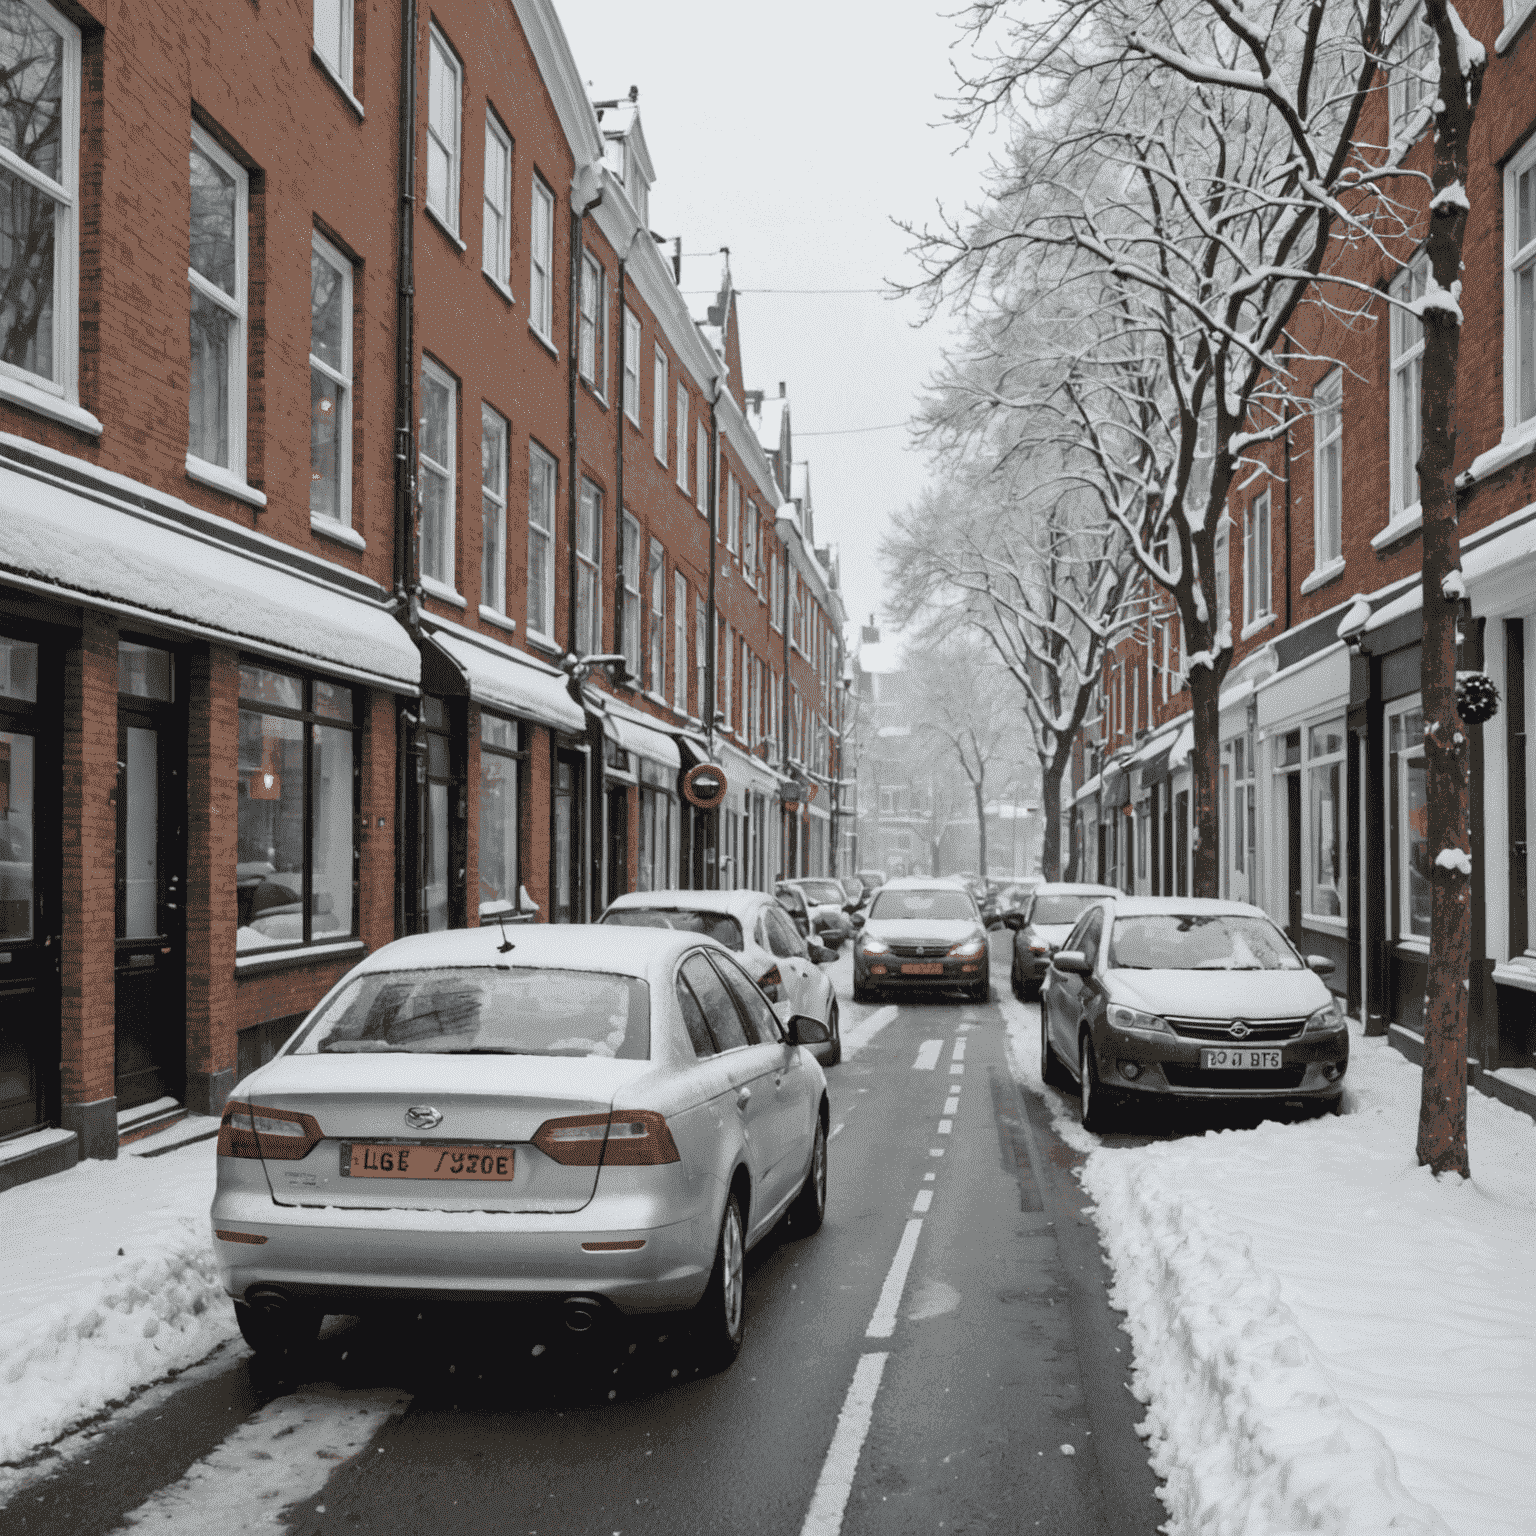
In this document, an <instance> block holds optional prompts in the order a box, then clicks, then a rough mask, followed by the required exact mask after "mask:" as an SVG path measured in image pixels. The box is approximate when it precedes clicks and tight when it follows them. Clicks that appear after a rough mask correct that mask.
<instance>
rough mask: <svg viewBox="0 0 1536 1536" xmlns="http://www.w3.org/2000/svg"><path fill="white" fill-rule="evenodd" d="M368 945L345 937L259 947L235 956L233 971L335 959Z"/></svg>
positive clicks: (238, 971) (260, 969)
mask: <svg viewBox="0 0 1536 1536" xmlns="http://www.w3.org/2000/svg"><path fill="white" fill-rule="evenodd" d="M367 948H368V946H367V945H366V944H365V943H364V942H363V941H362V940H361V939H347V940H346V941H345V942H344V943H340V944H290V945H289V946H288V947H287V948H286V949H273V950H264V949H259V950H255V951H250V952H247V953H246V954H243V955H236V956H235V971H236V972H237V973H247V974H248V973H249V972H251V971H265V970H272V969H275V968H276V967H278V966H280V965H290V964H292V963H293V962H294V961H295V960H335V959H338V958H339V957H340V956H342V955H352V954H363V953H365V952H366V951H367Z"/></svg>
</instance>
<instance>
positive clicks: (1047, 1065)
mask: <svg viewBox="0 0 1536 1536" xmlns="http://www.w3.org/2000/svg"><path fill="white" fill-rule="evenodd" d="M1040 1081H1041V1082H1043V1083H1045V1084H1046V1085H1047V1086H1048V1087H1051V1088H1066V1087H1067V1086H1069V1084H1070V1081H1071V1080H1070V1079H1069V1078H1068V1076H1067V1069H1066V1068H1065V1067H1064V1066H1062V1064H1061V1058H1060V1057H1059V1056H1058V1055H1057V1054H1056V1047H1055V1046H1054V1045H1052V1044H1051V1031H1050V1025H1049V1021H1048V1019H1047V1018H1046V1006H1045V1004H1044V1003H1041V1004H1040Z"/></svg>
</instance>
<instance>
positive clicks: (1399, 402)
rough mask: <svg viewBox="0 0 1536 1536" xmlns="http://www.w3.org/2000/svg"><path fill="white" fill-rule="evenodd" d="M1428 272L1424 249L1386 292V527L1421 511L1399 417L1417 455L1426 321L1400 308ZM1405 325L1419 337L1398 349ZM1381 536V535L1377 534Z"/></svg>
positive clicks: (1419, 292) (1418, 289)
mask: <svg viewBox="0 0 1536 1536" xmlns="http://www.w3.org/2000/svg"><path fill="white" fill-rule="evenodd" d="M1428 272H1429V258H1428V257H1427V256H1426V255H1425V254H1424V252H1423V251H1420V252H1418V254H1417V255H1415V256H1414V257H1413V258H1412V259H1411V260H1410V261H1408V262H1407V264H1406V265H1405V266H1404V267H1403V268H1402V270H1401V271H1400V272H1399V273H1398V274H1397V276H1396V277H1394V278H1393V279H1392V281H1391V283H1390V284H1389V285H1388V289H1387V292H1388V294H1389V296H1390V298H1389V303H1388V305H1387V354H1388V355H1387V366H1388V369H1389V379H1390V382H1389V386H1388V390H1387V464H1388V470H1389V485H1390V491H1389V496H1388V501H1387V513H1388V520H1387V528H1386V529H1384V530H1383V532H1387V531H1388V530H1390V529H1391V528H1392V527H1393V525H1394V524H1396V523H1399V522H1404V521H1406V520H1407V519H1408V518H1409V517H1410V516H1416V515H1417V510H1418V504H1419V502H1418V496H1417V494H1414V495H1413V499H1412V500H1411V501H1410V500H1409V496H1410V487H1409V486H1408V484H1407V482H1406V479H1405V476H1406V475H1407V474H1408V473H1409V472H1410V471H1409V470H1408V469H1405V468H1404V466H1403V463H1402V458H1403V454H1402V451H1401V450H1402V448H1403V446H1404V445H1403V444H1401V443H1400V442H1399V441H1398V437H1399V433H1398V423H1399V421H1400V420H1408V421H1411V422H1412V423H1413V432H1414V449H1415V452H1414V454H1413V456H1412V460H1410V463H1411V462H1413V461H1416V460H1417V458H1418V451H1417V450H1418V449H1420V448H1422V447H1423V443H1422V441H1420V438H1421V433H1422V427H1421V425H1420V423H1419V403H1420V400H1421V398H1422V395H1423V390H1424V378H1423V368H1424V322H1423V320H1422V319H1418V318H1415V317H1414V316H1412V315H1410V314H1408V313H1407V311H1406V310H1404V309H1403V308H1402V307H1401V303H1402V302H1403V301H1409V300H1412V299H1414V298H1417V297H1419V296H1421V295H1422V294H1423V292H1424V286H1425V278H1426V276H1427V274H1428ZM1390 299H1396V300H1398V301H1400V302H1399V303H1392V302H1390ZM1405 325H1413V326H1417V328H1418V339H1417V340H1416V341H1411V342H1409V343H1408V344H1407V345H1406V346H1404V347H1403V348H1402V350H1401V351H1399V350H1398V340H1399V336H1400V328H1401V327H1403V326H1405ZM1410 372H1413V373H1414V375H1415V377H1416V378H1417V380H1418V384H1417V388H1416V389H1415V392H1414V397H1413V410H1412V412H1411V413H1405V409H1404V407H1405V404H1406V402H1405V400H1404V394H1405V385H1404V382H1403V380H1404V378H1405V376H1406V375H1407V374H1408V373H1410ZM1411 489H1412V492H1414V493H1417V491H1418V484H1417V482H1415V484H1414V485H1413V486H1412V488H1411ZM1378 537H1380V535H1378ZM1371 545H1372V547H1373V548H1379V547H1380V546H1378V545H1377V543H1376V540H1375V539H1372V540H1371Z"/></svg>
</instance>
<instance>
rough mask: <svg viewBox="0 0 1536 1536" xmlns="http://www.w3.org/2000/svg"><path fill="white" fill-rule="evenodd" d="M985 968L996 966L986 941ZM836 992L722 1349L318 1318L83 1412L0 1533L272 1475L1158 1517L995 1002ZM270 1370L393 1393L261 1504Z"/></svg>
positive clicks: (426, 1523)
mask: <svg viewBox="0 0 1536 1536" xmlns="http://www.w3.org/2000/svg"><path fill="white" fill-rule="evenodd" d="M1004 953H1006V951H1005V952H1004ZM845 970H846V967H840V971H844V972H845ZM994 975H995V976H996V977H997V978H998V980H997V982H996V984H995V986H994V991H995V992H996V990H997V988H998V987H1004V988H1005V987H1006V985H1007V971H1006V962H1005V963H1004V965H1003V966H1001V967H999V966H997V964H996V961H995V960H994ZM842 1012H843V1028H844V1032H845V1034H846V1033H851V1032H853V1031H855V1030H856V1029H857V1026H858V1025H859V1024H860V1023H861V1022H863V1021H866V1020H870V1019H872V1018H874V1017H875V1016H877V1015H878V1016H883V1017H885V1018H886V1019H887V1020H888V1022H886V1023H884V1025H883V1027H881V1028H880V1029H879V1031H878V1033H876V1034H875V1035H874V1037H873V1038H872V1039H871V1040H870V1041H869V1043H868V1044H867V1045H865V1046H864V1047H863V1049H862V1050H860V1051H859V1052H858V1053H857V1054H856V1055H855V1056H854V1057H853V1058H852V1059H850V1060H849V1061H847V1062H846V1063H845V1064H844V1065H843V1066H841V1067H838V1068H835V1069H833V1070H832V1071H831V1072H830V1073H829V1080H830V1088H831V1102H832V1125H833V1139H832V1142H831V1147H830V1171H829V1196H828V1211H827V1220H826V1224H825V1225H824V1226H823V1228H822V1230H821V1232H820V1233H818V1234H816V1235H815V1236H812V1237H809V1238H803V1239H799V1240H796V1239H795V1237H794V1236H793V1234H791V1233H787V1232H784V1231H782V1230H781V1231H780V1232H778V1233H776V1234H774V1235H773V1236H772V1237H770V1238H769V1239H767V1240H766V1241H765V1242H764V1243H763V1244H761V1245H760V1246H759V1248H758V1249H757V1250H756V1251H755V1252H754V1253H753V1254H752V1255H751V1256H750V1258H749V1261H748V1284H747V1298H746V1304H747V1339H746V1345H745V1347H744V1349H743V1350H742V1353H741V1356H740V1358H739V1359H738V1361H737V1362H736V1364H735V1366H734V1367H732V1368H731V1370H729V1371H727V1372H725V1373H723V1374H720V1375H716V1376H706V1375H701V1374H700V1373H699V1371H698V1370H697V1368H696V1367H695V1365H694V1364H693V1363H692V1360H691V1357H690V1354H689V1350H688V1347H687V1342H686V1337H685V1335H684V1333H683V1332H682V1330H680V1329H679V1328H678V1327H676V1326H675V1325H668V1324H667V1323H665V1322H662V1323H658V1324H655V1325H649V1324H647V1325H645V1326H636V1327H633V1328H625V1329H622V1330H620V1332H619V1333H618V1334H617V1335H616V1336H613V1337H610V1338H608V1339H605V1340H604V1341H602V1342H601V1343H600V1344H598V1345H593V1346H589V1345H586V1344H584V1343H576V1342H574V1341H572V1340H571V1339H569V1338H568V1337H567V1336H564V1335H555V1334H549V1335H536V1334H534V1333H531V1332H529V1331H528V1330H527V1329H526V1328H520V1327H517V1326H512V1325H505V1324H502V1323H500V1322H498V1321H492V1322H489V1323H487V1321H486V1320H483V1319H482V1320H481V1321H480V1322H479V1323H478V1324H477V1325H475V1326H473V1327H470V1326H464V1325H454V1324H451V1323H448V1322H445V1321H444V1320H441V1319H437V1318H433V1317H430V1316H428V1317H424V1318H423V1319H421V1321H420V1322H419V1323H417V1324H416V1325H415V1326H414V1327H411V1328H408V1329H405V1330H404V1331H402V1330H401V1329H400V1328H399V1327H395V1328H384V1327H381V1326H371V1327H370V1326H365V1325H362V1324H358V1323H355V1322H350V1321H333V1323H332V1324H331V1325H329V1327H328V1330H327V1333H326V1335H325V1337H324V1338H323V1339H322V1341H321V1344H320V1346H319V1348H318V1350H317V1351H316V1354H315V1356H314V1358H313V1361H312V1363H311V1365H310V1366H309V1368H308V1369H306V1370H305V1371H304V1372H303V1379H302V1380H296V1379H286V1380H280V1379H276V1378H273V1377H269V1376H267V1375H265V1374H264V1373H263V1372H261V1371H260V1370H258V1369H257V1368H256V1367H254V1365H253V1363H252V1361H251V1360H250V1358H249V1356H248V1355H247V1354H246V1353H245V1352H244V1350H243V1349H242V1348H240V1347H239V1346H235V1347H232V1348H230V1349H228V1350H227V1351H226V1352H225V1353H224V1355H223V1356H221V1357H220V1358H219V1359H217V1360H215V1361H213V1362H211V1363H210V1364H209V1365H207V1366H205V1367H203V1368H202V1369H201V1370H200V1371H198V1372H195V1373H192V1377H193V1379H191V1380H189V1381H188V1382H187V1383H186V1384H184V1385H173V1386H172V1387H170V1388H168V1389H165V1388H163V1389H160V1392H159V1395H158V1397H157V1398H156V1400H155V1402H154V1403H153V1405H152V1406H150V1407H147V1408H144V1409H142V1410H141V1411H140V1412H138V1413H137V1414H136V1415H124V1416H121V1418H120V1420H114V1421H108V1422H106V1423H104V1424H103V1425H101V1426H100V1427H99V1428H98V1430H97V1432H96V1433H95V1434H94V1436H93V1437H92V1439H91V1441H90V1444H89V1447H88V1451H86V1452H79V1451H77V1453H76V1454H74V1455H73V1456H71V1457H69V1458H66V1459H64V1460H62V1461H61V1462H59V1463H58V1464H57V1466H56V1469H55V1470H53V1471H52V1473H51V1474H50V1475H44V1476H42V1477H40V1478H39V1479H38V1480H36V1481H34V1482H32V1483H31V1484H29V1485H28V1486H25V1487H23V1488H22V1489H20V1490H18V1491H17V1492H16V1493H15V1494H14V1496H13V1497H12V1499H11V1501H10V1504H9V1506H8V1507H7V1508H6V1509H5V1511H4V1514H3V1517H0V1523H3V1525H4V1527H5V1530H6V1532H7V1533H8V1536H49V1533H59V1536H63V1533H66V1532H67V1533H69V1536H93V1533H97V1532H103V1533H105V1532H110V1531H113V1530H116V1529H117V1528H119V1527H120V1526H122V1525H124V1524H125V1522H127V1521H129V1520H130V1519H132V1520H134V1521H135V1522H142V1523H141V1524H140V1529H143V1530H150V1529H155V1530H167V1531H180V1530H185V1531H187V1532H189V1533H190V1532H192V1531H194V1530H195V1531H197V1532H199V1533H200V1536H201V1533H202V1532H205V1531H210V1530H212V1531H216V1532H220V1533H221V1536H231V1533H236V1532H241V1531H244V1530H246V1529H252V1530H254V1529H257V1528H258V1527H260V1528H265V1529H268V1530H270V1529H272V1528H273V1524H272V1521H273V1519H274V1516H276V1515H277V1514H278V1510H277V1509H275V1508H274V1505H275V1504H276V1505H280V1506H286V1507H283V1508H282V1509H281V1517H280V1518H281V1522H282V1527H283V1528H286V1529H288V1530H291V1531H293V1532H296V1533H304V1536H311V1533H314V1536H318V1533H322V1532H340V1531H358V1530H362V1531H368V1532H381V1533H383V1532H399V1533H402V1536H403V1533H417V1532H431V1533H433V1536H455V1533H458V1532H464V1533H481V1532H497V1533H501V1532H506V1533H515V1536H521V1533H524V1532H527V1533H529V1536H588V1533H591V1536H610V1533H613V1536H619V1533H622V1536H691V1533H699V1536H717V1533H723V1532H740V1531H751V1532H754V1533H769V1536H780V1533H783V1536H797V1533H798V1536H876V1533H879V1536H903V1533H908V1532H913V1533H916V1532H922V1533H925V1536H932V1533H944V1536H952V1533H953V1536H979V1533H982V1532H989V1533H990V1532H1008V1533H1013V1532H1029V1531H1032V1530H1035V1529H1039V1530H1041V1531H1043V1532H1049V1533H1051V1536H1111V1533H1113V1536H1120V1533H1125V1536H1152V1533H1153V1532H1154V1531H1155V1530H1156V1528H1157V1526H1158V1523H1159V1521H1160V1519H1161V1518H1162V1508H1161V1506H1160V1505H1159V1504H1158V1502H1157V1500H1156V1498H1155V1493H1154V1489H1155V1479H1154V1477H1153V1474H1152V1472H1151V1470H1150V1468H1149V1467H1148V1466H1147V1461H1146V1452H1145V1448H1144V1446H1143V1445H1142V1443H1141V1441H1140V1440H1138V1439H1137V1437H1136V1435H1135V1432H1134V1428H1133V1426H1134V1424H1135V1423H1136V1421H1137V1420H1138V1418H1139V1417H1140V1416H1141V1409H1140V1406H1139V1405H1138V1404H1137V1403H1136V1402H1135V1400H1134V1399H1133V1398H1132V1397H1131V1395H1130V1392H1129V1390H1128V1388H1127V1386H1126V1382H1127V1380H1128V1378H1129V1374H1130V1345H1129V1342H1128V1340H1127V1339H1126V1337H1125V1335H1124V1334H1123V1333H1121V1332H1120V1331H1119V1327H1118V1323H1119V1319H1118V1317H1117V1315H1116V1314H1115V1313H1114V1312H1112V1311H1111V1310H1110V1308H1109V1306H1108V1303H1107V1301H1106V1299H1105V1282H1106V1280H1107V1278H1108V1271H1107V1270H1106V1268H1105V1267H1104V1264H1103V1261H1102V1259H1101V1257H1100V1252H1099V1247H1098V1242H1097V1238H1096V1235H1095V1232H1094V1229H1093V1227H1092V1224H1091V1222H1090V1221H1089V1219H1088V1217H1087V1216H1086V1215H1085V1214H1084V1213H1083V1210H1082V1207H1083V1204H1084V1200H1083V1196H1082V1193H1081V1190H1080V1189H1079V1187H1078V1185H1077V1183H1076V1180H1075V1179H1074V1178H1073V1177H1072V1168H1073V1166H1074V1165H1075V1163H1076V1161H1077V1154H1076V1153H1074V1152H1072V1151H1071V1150H1070V1149H1069V1148H1068V1147H1066V1146H1065V1145H1064V1144H1063V1143H1062V1142H1061V1141H1060V1140H1059V1139H1058V1138H1056V1137H1055V1136H1054V1135H1053V1133H1052V1131H1051V1129H1050V1125H1049V1118H1048V1115H1047V1114H1046V1113H1045V1111H1044V1108H1043V1106H1042V1105H1041V1104H1040V1102H1039V1101H1038V1100H1037V1099H1034V1098H1033V1097H1032V1096H1030V1095H1027V1094H1024V1093H1021V1092H1020V1090H1019V1089H1018V1088H1017V1087H1016V1086H1015V1084H1014V1082H1013V1080H1012V1077H1011V1075H1010V1073H1009V1070H1008V1064H1007V1058H1006V1054H1005V1049H1004V1038H1005V1034H1004V1025H1003V1020H1002V1016H1001V1012H1000V1009H999V1007H998V1006H997V1004H996V1003H989V1004H985V1005H981V1004H968V1003H961V1002H959V1001H958V1000H956V1001H949V1000H933V1001H925V1002H916V1003H903V1004H902V1005H900V1007H899V1008H898V1009H896V1010H894V1011H893V1010H891V1009H890V1008H889V1007H886V1008H881V1007H879V1006H869V1007H863V1006H859V1005H856V1004H854V1003H852V1002H851V1001H850V1000H848V999H847V998H846V997H845V998H844V999H843V1003H842ZM319 1383H330V1384H334V1385H333V1386H324V1387H320V1386H317V1385H316V1384H319ZM285 1398H286V1399H288V1400H290V1401H292V1402H297V1403H300V1404H302V1405H303V1415H302V1417H304V1419H305V1423H306V1425H308V1424H309V1423H310V1421H313V1420H314V1419H316V1418H317V1417H318V1418H319V1419H320V1420H321V1421H322V1423H321V1428H324V1427H325V1426H324V1423H323V1420H324V1418H325V1416H326V1415H327V1414H332V1415H342V1414H344V1413H345V1412H346V1411H347V1408H348V1404H349V1402H350V1403H353V1404H360V1403H364V1402H372V1403H377V1402H381V1401H383V1402H386V1403H393V1404H394V1405H395V1406H394V1407H393V1408H392V1409H391V1410H390V1411H383V1410H380V1411H379V1412H378V1415H377V1418H376V1419H375V1420H362V1421H360V1422H363V1423H364V1424H365V1429H364V1430H363V1431H360V1433H361V1434H366V1435H367V1436H368V1437H369V1438H367V1439H366V1443H364V1442H363V1441H362V1440H358V1443H357V1444H349V1445H347V1446H346V1448H345V1450H344V1451H334V1450H320V1451H317V1452H308V1453H306V1454H309V1455H320V1456H327V1457H329V1458H330V1462H327V1463H325V1464H324V1465H323V1466H322V1467H321V1469H320V1471H319V1472H318V1473H317V1472H315V1471H314V1469H313V1468H312V1467H311V1468H309V1469H304V1468H300V1470H301V1471H306V1478H303V1479H298V1480H297V1482H296V1483H295V1484H293V1485H282V1483H281V1477H279V1484H280V1491H278V1492H276V1493H275V1494H274V1493H273V1492H272V1491H271V1490H270V1489H269V1490H267V1492H266V1494H265V1495H260V1496H259V1497H262V1498H263V1499H264V1501H265V1502H264V1503H263V1505H262V1507H261V1508H259V1509H257V1510H254V1511H253V1510H251V1509H250V1508H248V1507H246V1505H247V1504H248V1503H249V1502H250V1501H249V1500H247V1499H245V1498H244V1497H243V1490H245V1489H246V1487H247V1484H246V1483H245V1482H242V1481H241V1479H242V1478H243V1477H244V1475H245V1474H244V1471H242V1470H241V1469H240V1468H236V1467H235V1466H234V1462H235V1461H236V1460H238V1458H237V1457H236V1456H235V1455H234V1452H233V1451H232V1450H231V1447H232V1446H234V1445H236V1444H237V1443H238V1444H240V1445H244V1444H246V1443H247V1442H245V1441H241V1440H240V1435H241V1434H242V1433H244V1434H246V1435H247V1436H248V1437H249V1436H250V1434H252V1433H253V1431H252V1429H251V1426H252V1424H253V1423H254V1424H255V1426H256V1432H259V1431H260V1429H261V1425H262V1424H263V1422H265V1421H264V1420H262V1419H257V1420H254V1421H253V1419H252V1415H253V1414H258V1413H266V1414H271V1413H273V1412H275V1411H280V1410H281V1409H282V1408H283V1406H284V1400H285ZM272 1422H274V1423H276V1422H277V1421H276V1420H273V1421H272ZM242 1426H245V1429H244V1430H242ZM301 1427H302V1426H301ZM292 1432H293V1426H292V1425H288V1426H287V1427H284V1428H283V1429H281V1430H280V1431H276V1430H275V1431H274V1432H273V1435H274V1440H276V1439H277V1437H278V1436H279V1435H287V1434H290V1433H292ZM305 1432H306V1433H307V1432H308V1430H307V1429H306V1430H305ZM231 1436H234V1439H233V1440H231ZM252 1443H254V1442H252ZM298 1443H299V1442H297V1441H296V1442H294V1444H295V1446H297V1444H298ZM280 1450H281V1447H280V1446H279V1445H277V1444H274V1445H273V1446H272V1448H271V1449H270V1450H260V1449H258V1450H254V1451H249V1452H247V1453H245V1454H249V1455H253V1456H256V1457H258V1458H261V1459H262V1460H263V1461H265V1462H268V1463H270V1462H271V1461H272V1456H273V1454H274V1453H275V1452H280ZM221 1456H222V1458H223V1460H222V1462H221V1459H220V1458H221ZM207 1458H212V1459H211V1461H210V1460H207ZM331 1463H334V1467H332V1465H331ZM242 1465H243V1464H242ZM253 1465H254V1464H253ZM221 1466H226V1467H230V1468H232V1470H230V1471H229V1472H228V1475H227V1476H226V1475H224V1474H222V1473H221V1471H220V1467H221ZM210 1467H211V1468H212V1470H211V1471H210V1470H209V1469H210ZM189 1469H191V1473H192V1475H191V1479H190V1483H187V1482H182V1480H183V1479H184V1478H186V1476H187V1474H188V1471H189ZM178 1486H179V1487H180V1489H181V1493H180V1494H179V1495H178V1496H176V1497H172V1498H169V1499H168V1498H167V1496H166V1495H165V1493H163V1492H162V1490H166V1489H168V1488H173V1487H178ZM189 1487H190V1490H191V1491H190V1492H188V1491H187V1490H188V1488H189ZM301 1494H302V1497H300V1496H299V1495H301ZM256 1497H258V1495H252V1498H256Z"/></svg>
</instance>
